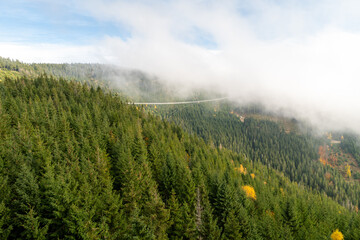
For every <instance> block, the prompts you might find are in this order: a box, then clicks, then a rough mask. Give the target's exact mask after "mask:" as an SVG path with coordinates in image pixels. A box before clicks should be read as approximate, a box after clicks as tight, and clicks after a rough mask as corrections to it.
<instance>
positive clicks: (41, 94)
mask: <svg viewBox="0 0 360 240" xmlns="http://www.w3.org/2000/svg"><path fill="white" fill-rule="evenodd" d="M255 156H256V155H255ZM0 183H1V184H0V238H1V239H64V238H66V239H168V238H169V239H198V238H199V237H200V236H201V237H202V238H203V239H220V238H221V239H241V238H244V239H327V238H329V237H330V235H331V234H332V232H333V231H335V230H336V229H339V230H340V231H341V232H342V233H343V234H344V236H345V239H359V238H360V217H359V215H358V214H357V213H355V212H352V211H349V210H347V209H346V208H344V207H342V206H340V205H339V204H337V203H336V202H334V201H333V200H331V199H330V198H328V197H327V196H325V195H323V194H318V193H316V191H312V190H308V189H307V188H303V187H301V186H300V187H299V186H298V185H297V184H294V183H291V182H290V180H289V179H288V178H287V177H284V176H283V174H281V173H279V172H278V171H275V170H272V169H271V168H267V167H266V166H264V165H262V164H261V163H259V161H249V159H245V158H244V156H243V155H242V154H238V153H234V152H232V151H229V150H226V149H222V150H221V149H219V148H216V147H214V146H211V145H208V144H205V142H204V141H203V140H201V139H199V138H197V137H196V136H190V135H188V134H186V133H185V132H184V131H183V130H182V129H181V128H180V127H178V126H176V125H174V124H170V123H169V122H167V121H164V120H160V119H159V118H157V117H155V116H152V115H150V114H147V113H145V112H144V111H143V110H142V109H139V110H137V109H136V107H135V106H131V105H128V104H124V103H123V102H122V101H121V99H120V98H119V97H117V96H114V94H109V93H104V92H103V90H101V89H100V88H97V89H94V88H92V87H89V86H88V85H84V84H80V83H76V82H68V81H64V80H55V79H53V78H51V77H45V76H40V77H37V78H36V79H28V78H21V79H18V80H10V79H5V80H3V81H2V82H0Z"/></svg>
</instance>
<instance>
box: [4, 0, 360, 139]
mask: <svg viewBox="0 0 360 240" xmlns="http://www.w3.org/2000/svg"><path fill="white" fill-rule="evenodd" d="M71 6H72V11H81V12H86V14H87V15H89V16H92V17H94V18H96V19H97V20H98V21H107V22H112V23H118V24H119V25H121V26H125V27H126V29H127V30H128V31H129V32H130V34H129V36H128V37H127V38H126V39H123V38H120V37H110V36H105V37H103V38H102V39H101V40H100V41H99V42H98V43H96V44H94V45H93V46H87V47H83V48H82V50H79V49H76V47H75V48H73V51H72V47H68V48H66V47H65V48H64V49H65V50H66V51H64V52H63V54H60V55H59V56H60V57H59V56H57V59H54V61H53V62H59V61H63V60H64V59H66V55H70V56H72V57H70V58H68V59H71V61H74V60H75V61H76V60H77V57H76V56H78V59H79V60H80V62H84V59H88V60H86V61H85V62H93V61H95V62H102V63H111V64H116V65H119V66H121V67H124V68H131V69H139V70H142V71H144V72H147V73H149V74H152V75H156V76H158V77H159V78H160V79H163V80H166V81H168V82H170V83H173V84H177V85H178V86H181V87H182V88H183V89H192V88H199V87H201V88H210V89H216V90H219V91H221V92H224V93H226V94H228V95H229V96H231V97H235V98H238V99H239V101H240V102H261V103H262V104H264V105H265V106H266V107H267V108H268V109H270V110H273V111H278V112H283V113H284V112H285V114H287V115H289V116H292V117H295V118H298V119H303V120H307V121H309V122H311V123H313V124H315V125H316V126H319V127H322V128H323V129H329V128H330V129H336V130H339V129H351V130H354V131H356V132H358V133H360V125H359V122H360V111H359V110H360V95H359V89H360V85H359V82H360V81H359V80H360V68H359V67H358V63H359V58H360V45H359V42H360V31H359V30H360V29H359V26H360V17H359V16H358V14H357V13H358V12H357V11H355V10H354V9H359V8H358V7H360V3H358V2H357V1H340V0H330V1H325V0H324V1H316V3H315V2H314V1H296V0H291V1H261V0H251V1H250V0H244V1H235V0H234V1H231V0H229V1H211V0H210V1H202V0H197V1H174V0H170V1H151V3H149V2H148V1H141V0H134V1H125V0H124V1H114V0H107V1H100V0H86V1H85V0H73V1H71ZM358 23H359V24H358ZM53 47H57V46H52V47H51V46H50V50H49V51H50V52H51V51H52V50H51V49H53ZM25 50H28V49H25ZM0 51H3V50H2V49H0ZM53 53H54V58H55V51H54V52H53ZM71 53H73V55H71ZM30 54H32V52H31V51H29V55H30ZM56 54H58V52H57V53H56ZM77 54H82V56H81V57H79V55H77ZM40 55H41V52H40ZM12 56H13V55H12ZM14 57H16V56H14ZM20 59H22V60H25V61H26V59H24V58H20ZM65 62H68V61H66V60H65Z"/></svg>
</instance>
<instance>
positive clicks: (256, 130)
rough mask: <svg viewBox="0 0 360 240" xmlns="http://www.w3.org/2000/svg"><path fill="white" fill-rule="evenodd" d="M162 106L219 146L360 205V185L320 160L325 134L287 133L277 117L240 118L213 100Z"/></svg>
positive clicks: (168, 114)
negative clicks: (191, 104) (316, 135)
mask: <svg viewBox="0 0 360 240" xmlns="http://www.w3.org/2000/svg"><path fill="white" fill-rule="evenodd" d="M214 108H215V109H214ZM216 108H217V110H216ZM158 111H159V112H160V113H161V114H162V115H163V116H164V117H166V118H167V119H169V120H171V121H174V122H175V123H177V124H179V125H181V126H182V127H183V128H184V129H186V130H187V131H188V132H190V133H194V134H197V135H199V136H201V137H202V138H203V139H205V141H207V142H213V143H214V144H215V146H223V147H226V148H228V149H231V150H233V151H235V152H237V153H238V154H240V155H241V156H246V157H247V158H249V159H251V160H253V161H255V162H260V163H262V164H264V165H265V166H268V167H271V168H273V169H276V170H278V171H280V172H282V173H284V174H285V176H287V177H289V178H290V179H291V180H292V181H295V182H298V183H301V184H303V185H305V186H307V187H309V188H313V189H315V190H317V191H319V192H323V193H326V194H327V195H328V196H330V197H332V198H333V199H335V200H337V201H338V202H339V203H340V204H342V205H344V206H346V207H348V208H351V209H355V210H357V209H358V207H360V205H359V204H360V184H359V183H358V182H357V181H348V179H345V178H344V177H343V176H342V175H341V173H340V172H339V171H338V170H337V169H334V168H332V167H331V166H328V165H325V166H324V165H323V164H321V163H320V161H319V155H318V149H319V146H320V145H321V144H324V142H325V140H324V139H321V138H318V137H314V136H313V135H312V134H311V133H306V132H303V133H297V132H287V131H286V129H285V128H284V126H283V125H282V124H278V123H276V122H274V121H269V120H261V119H255V118H251V117H250V118H246V119H245V120H243V121H242V120H241V119H240V118H239V116H236V115H235V114H232V113H230V112H229V110H228V109H226V107H225V110H221V107H220V108H219V106H214V105H213V104H207V105H206V104H202V105H193V106H186V107H182V108H181V107H167V108H160V107H159V109H158ZM345 139H346V140H347V141H344V143H343V145H344V146H345V144H347V145H346V146H348V145H350V144H349V142H350V141H351V138H349V137H348V136H346V137H345ZM329 145H330V144H329ZM351 146H353V145H351ZM349 149H356V148H355V147H352V148H350V147H349ZM350 151H351V150H350ZM352 151H355V150H352Z"/></svg>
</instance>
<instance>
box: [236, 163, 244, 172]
mask: <svg viewBox="0 0 360 240" xmlns="http://www.w3.org/2000/svg"><path fill="white" fill-rule="evenodd" d="M235 170H236V171H238V172H239V173H241V174H246V168H244V166H243V165H242V164H240V167H238V168H235Z"/></svg>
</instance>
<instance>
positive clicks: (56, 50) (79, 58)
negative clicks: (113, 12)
mask: <svg viewBox="0 0 360 240" xmlns="http://www.w3.org/2000/svg"><path fill="white" fill-rule="evenodd" d="M0 53H1V56H2V57H8V58H11V59H19V60H21V61H23V62H26V63H77V62H84V63H96V62H99V59H100V58H99V57H97V48H96V47H95V46H76V45H63V44H47V43H32V44H23V43H21V44H16V43H9V42H0Z"/></svg>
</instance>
